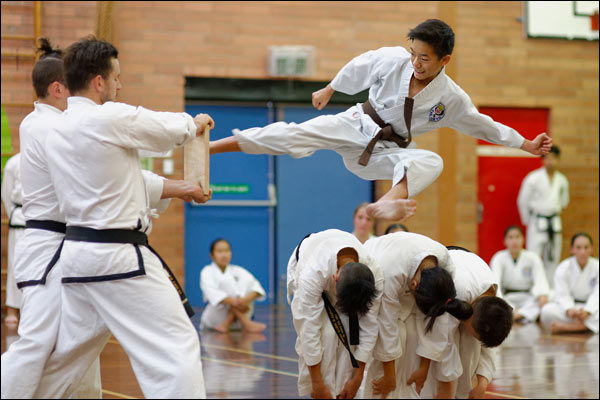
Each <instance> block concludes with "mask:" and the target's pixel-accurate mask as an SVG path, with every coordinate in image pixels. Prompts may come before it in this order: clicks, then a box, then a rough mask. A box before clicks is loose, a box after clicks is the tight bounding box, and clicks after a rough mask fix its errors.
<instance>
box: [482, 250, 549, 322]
mask: <svg viewBox="0 0 600 400" xmlns="http://www.w3.org/2000/svg"><path fill="white" fill-rule="evenodd" d="M490 268H491V269H492V272H493V273H494V276H495V277H496V281H497V282H498V283H499V284H500V287H501V288H502V291H503V292H504V294H503V297H504V300H506V302H507V303H508V304H510V306H511V307H513V308H516V309H517V310H518V311H519V313H520V314H521V315H523V316H524V317H525V319H526V320H527V321H529V322H535V320H537V318H538V316H539V315H540V307H539V305H538V298H539V297H540V296H542V295H545V296H548V295H549V294H550V287H549V285H548V280H547V279H546V271H545V270H544V265H543V264H542V260H541V259H540V257H539V256H538V255H537V254H536V253H534V252H533V251H529V250H521V253H520V254H519V258H518V259H517V260H513V258H512V256H511V254H510V251H509V250H506V249H505V250H500V251H499V252H497V253H496V254H494V256H493V257H492V260H491V261H490Z"/></svg>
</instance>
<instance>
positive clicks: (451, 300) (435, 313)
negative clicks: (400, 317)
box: [415, 267, 473, 332]
mask: <svg viewBox="0 0 600 400" xmlns="http://www.w3.org/2000/svg"><path fill="white" fill-rule="evenodd" d="M415 303H416V304H417V307H419V310H421V312H423V314H425V315H426V316H427V317H429V321H428V322H427V327H426V329H425V332H429V331H430V330H431V329H432V328H433V324H434V323H435V320H436V318H437V317H439V316H440V315H442V314H444V313H445V312H449V313H450V315H452V316H453V317H455V318H457V319H460V320H466V319H469V318H470V317H471V315H473V309H472V308H471V305H470V304H469V303H466V302H464V301H461V300H458V299H456V289H455V287H454V281H453V280H452V276H451V275H450V273H449V272H448V271H446V270H445V269H443V268H440V267H435V268H427V269H424V270H422V271H421V280H420V282H419V285H418V286H417V289H416V290H415Z"/></svg>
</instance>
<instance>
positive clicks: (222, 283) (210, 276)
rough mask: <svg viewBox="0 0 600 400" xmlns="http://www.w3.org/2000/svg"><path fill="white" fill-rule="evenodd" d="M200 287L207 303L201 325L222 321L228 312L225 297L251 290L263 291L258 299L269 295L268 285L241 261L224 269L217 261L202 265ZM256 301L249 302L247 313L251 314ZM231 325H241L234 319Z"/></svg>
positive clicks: (210, 324) (238, 295)
mask: <svg viewBox="0 0 600 400" xmlns="http://www.w3.org/2000/svg"><path fill="white" fill-rule="evenodd" d="M200 288H201V289H202V295H203V297H204V301H206V302H207V303H208V304H206V307H205V308H204V310H203V311H202V318H201V320H200V328H201V329H202V328H209V329H211V328H214V327H215V326H217V325H219V324H221V323H222V322H223V321H224V320H225V318H227V314H228V313H229V306H228V305H226V304H221V302H222V301H223V300H224V299H225V298H226V297H244V296H246V295H248V294H250V293H252V292H256V293H260V296H259V297H258V298H257V299H258V300H264V299H265V298H266V293H265V289H264V288H263V287H262V285H261V284H260V282H259V281H258V280H257V279H256V278H255V277H254V276H253V275H252V274H251V273H250V272H248V271H247V270H246V269H244V268H242V267H240V266H238V265H231V264H229V265H227V266H226V267H225V271H221V268H219V266H218V265H217V264H215V263H214V262H213V263H211V264H209V265H207V266H205V267H204V268H202V272H200ZM253 314H254V301H252V302H250V304H248V311H247V312H246V316H247V317H248V318H252V315H253ZM231 327H232V328H237V329H239V328H240V324H239V321H235V322H234V323H233V324H232V325H231Z"/></svg>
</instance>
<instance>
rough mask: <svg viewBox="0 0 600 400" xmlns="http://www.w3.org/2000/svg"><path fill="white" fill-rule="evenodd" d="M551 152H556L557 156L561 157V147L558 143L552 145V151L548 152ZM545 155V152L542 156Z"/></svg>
mask: <svg viewBox="0 0 600 400" xmlns="http://www.w3.org/2000/svg"><path fill="white" fill-rule="evenodd" d="M550 153H552V154H554V155H555V156H556V157H560V148H559V147H558V146H557V145H555V144H553V145H552V147H550V151H549V152H548V154H550ZM545 156H546V154H544V155H543V156H542V158H543V157H545Z"/></svg>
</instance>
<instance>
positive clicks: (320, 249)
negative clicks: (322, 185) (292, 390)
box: [287, 229, 383, 399]
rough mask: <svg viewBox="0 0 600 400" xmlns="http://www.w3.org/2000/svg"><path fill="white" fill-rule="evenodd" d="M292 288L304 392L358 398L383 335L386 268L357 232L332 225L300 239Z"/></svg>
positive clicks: (290, 276)
mask: <svg viewBox="0 0 600 400" xmlns="http://www.w3.org/2000/svg"><path fill="white" fill-rule="evenodd" d="M287 291H288V303H290V304H291V308H292V317H293V323H294V328H295V329H296V333H297V334H298V339H297V340H296V352H297V353H298V356H299V357H298V373H299V374H298V375H299V376H298V393H299V395H300V396H306V395H308V394H310V396H311V397H312V398H320V399H323V398H328V399H329V398H342V399H351V398H354V397H355V395H356V392H357V391H358V388H359V387H360V385H361V382H362V380H363V374H364V368H365V364H366V362H367V361H368V360H369V358H370V357H371V353H372V351H373V347H374V346H375V341H376V340H377V334H378V326H377V314H378V312H379V303H380V302H381V293H382V291H383V274H382V272H381V270H380V269H379V268H378V267H377V265H376V264H375V263H373V261H372V259H371V257H370V256H369V254H368V253H367V251H366V250H365V248H364V247H363V245H362V244H361V243H360V242H359V241H358V239H357V238H356V237H355V236H354V235H352V234H350V233H348V232H343V231H340V230H337V229H329V230H325V231H322V232H318V233H313V234H311V235H308V236H306V237H305V238H304V239H303V240H302V241H301V242H300V243H299V244H298V246H297V247H296V249H295V250H294V252H293V253H292V255H291V256H290V259H289V262H288V268H287ZM292 296H293V298H292ZM346 332H349V334H348V335H346Z"/></svg>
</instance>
